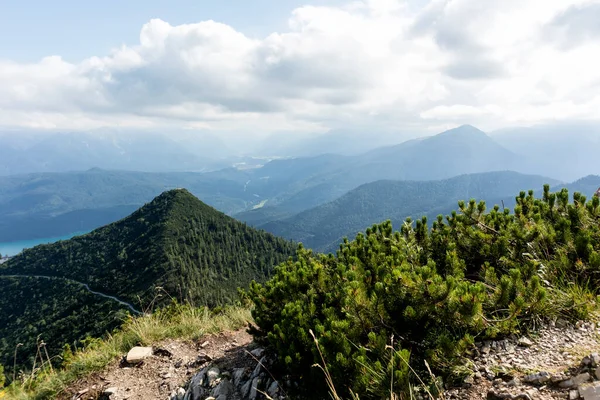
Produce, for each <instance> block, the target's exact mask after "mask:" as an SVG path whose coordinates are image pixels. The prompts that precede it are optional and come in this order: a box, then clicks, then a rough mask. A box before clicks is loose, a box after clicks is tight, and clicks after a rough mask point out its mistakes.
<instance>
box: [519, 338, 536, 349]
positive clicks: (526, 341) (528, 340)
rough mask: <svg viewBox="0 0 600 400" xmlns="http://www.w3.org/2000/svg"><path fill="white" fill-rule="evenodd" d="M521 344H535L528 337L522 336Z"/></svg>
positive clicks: (524, 345) (526, 345)
mask: <svg viewBox="0 0 600 400" xmlns="http://www.w3.org/2000/svg"><path fill="white" fill-rule="evenodd" d="M519 346H521V347H531V346H533V342H532V341H531V340H530V339H528V338H526V337H522V338H521V339H519Z"/></svg>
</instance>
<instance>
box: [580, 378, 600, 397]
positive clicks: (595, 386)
mask: <svg viewBox="0 0 600 400" xmlns="http://www.w3.org/2000/svg"><path fill="white" fill-rule="evenodd" d="M579 395H580V396H581V397H582V398H583V399H584V400H600V382H593V383H587V384H583V385H580V386H579Z"/></svg>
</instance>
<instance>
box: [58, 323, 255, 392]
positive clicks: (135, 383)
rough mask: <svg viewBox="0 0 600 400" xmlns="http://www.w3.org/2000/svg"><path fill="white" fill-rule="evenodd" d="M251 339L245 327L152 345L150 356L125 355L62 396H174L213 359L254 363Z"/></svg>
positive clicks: (75, 385) (213, 360)
mask: <svg viewBox="0 0 600 400" xmlns="http://www.w3.org/2000/svg"><path fill="white" fill-rule="evenodd" d="M251 341H252V338H251V336H250V335H248V334H247V333H246V332H245V330H243V329H242V330H239V331H236V332H224V333H222V334H219V335H210V336H205V337H203V338H201V339H199V340H198V341H195V342H182V341H177V340H168V341H165V342H162V343H158V344H157V345H155V346H154V347H153V348H152V355H151V356H150V357H147V358H145V359H144V360H143V361H141V362H139V363H135V364H129V363H127V362H126V357H125V355H124V357H123V359H122V360H118V361H116V362H114V363H113V364H111V365H109V366H108V367H107V368H106V369H105V371H104V372H102V373H99V374H94V375H92V376H90V377H88V378H86V379H83V380H81V381H79V382H76V383H75V384H74V385H73V386H72V387H70V388H69V389H68V390H67V391H66V393H65V394H64V395H63V396H62V397H60V399H61V400H77V399H80V400H97V399H103V400H104V399H110V400H154V399H156V400H165V399H170V398H171V397H173V395H176V394H177V391H178V389H180V388H182V387H183V386H186V385H187V383H188V382H189V381H190V379H192V377H193V376H194V374H196V373H197V372H198V370H200V369H201V368H202V367H203V366H206V365H208V364H210V363H212V362H222V361H223V360H227V362H230V363H234V364H235V363H242V362H247V363H248V364H249V365H251V362H250V361H248V360H247V358H250V359H251V357H250V356H248V355H247V351H251V350H252V345H251ZM251 360H252V359H251ZM254 364H256V362H254ZM252 368H254V365H252ZM180 392H181V390H180ZM175 397H176V396H175ZM203 400H204V399H203Z"/></svg>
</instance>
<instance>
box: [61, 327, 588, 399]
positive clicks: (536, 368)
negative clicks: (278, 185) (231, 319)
mask: <svg viewBox="0 0 600 400" xmlns="http://www.w3.org/2000/svg"><path fill="white" fill-rule="evenodd" d="M152 350H153V351H152V355H151V356H149V357H147V358H145V359H144V360H143V361H142V362H140V363H135V364H130V363H127V362H126V361H125V358H124V360H121V361H120V362H115V363H114V364H113V365H111V366H110V367H109V368H107V370H106V371H105V372H104V373H102V374H96V375H94V376H92V377H89V378H87V379H85V380H82V381H80V382H78V383H77V384H76V385H74V386H73V387H72V388H70V389H69V391H68V393H67V395H65V396H64V397H63V398H64V399H72V400H77V399H81V400H89V399H94V400H95V399H110V400H126V399H130V400H138V399H139V400H141V399H149V400H152V399H156V400H241V399H251V400H260V399H274V400H275V399H277V400H280V399H284V398H285V391H284V390H283V388H282V387H281V386H280V384H279V382H277V380H276V379H275V378H273V376H271V373H270V370H269V367H270V365H271V364H272V360H271V358H270V357H269V356H267V355H266V354H265V351H264V349H262V348H259V347H257V346H256V345H255V344H253V343H252V342H251V337H250V336H249V335H248V334H247V333H246V332H245V331H244V330H241V331H237V332H228V333H223V334H220V335H215V336H207V337H204V338H202V339H200V340H199V341H197V342H179V341H168V342H164V343H160V344H158V345H157V346H155V347H154V348H153V349H152ZM599 353H600V327H599V326H597V325H595V324H593V323H578V324H577V325H576V326H570V325H568V324H558V325H554V326H548V327H546V328H544V329H542V330H540V331H539V332H538V333H537V334H536V335H535V336H528V337H511V338H508V339H503V340H499V341H484V342H481V343H478V344H477V346H476V348H475V349H473V352H472V355H471V357H470V360H469V363H468V365H467V367H465V371H464V372H465V375H467V377H466V378H465V379H464V383H463V385H462V386H461V387H457V388H451V389H448V390H446V391H445V392H444V393H443V396H442V399H444V400H479V399H489V400H517V399H518V400H551V399H552V400H554V399H569V400H576V399H583V400H600V355H599ZM288 384H289V382H288Z"/></svg>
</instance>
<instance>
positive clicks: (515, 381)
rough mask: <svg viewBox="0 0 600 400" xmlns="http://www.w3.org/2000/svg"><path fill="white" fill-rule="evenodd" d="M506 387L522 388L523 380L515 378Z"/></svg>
mask: <svg viewBox="0 0 600 400" xmlns="http://www.w3.org/2000/svg"><path fill="white" fill-rule="evenodd" d="M506 385H507V386H510V387H517V386H521V380H520V379H519V378H513V379H511V380H510V381H509V382H508V383H507V384H506Z"/></svg>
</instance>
